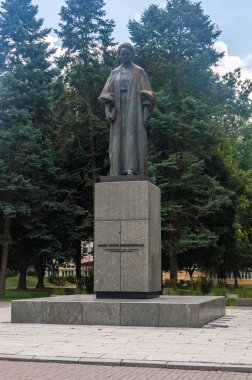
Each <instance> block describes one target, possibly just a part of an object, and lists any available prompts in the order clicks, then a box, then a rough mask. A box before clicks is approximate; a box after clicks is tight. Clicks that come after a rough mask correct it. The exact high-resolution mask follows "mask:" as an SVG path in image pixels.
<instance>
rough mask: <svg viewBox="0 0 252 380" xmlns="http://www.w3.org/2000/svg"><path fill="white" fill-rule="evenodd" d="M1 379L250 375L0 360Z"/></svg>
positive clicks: (241, 378)
mask: <svg viewBox="0 0 252 380" xmlns="http://www.w3.org/2000/svg"><path fill="white" fill-rule="evenodd" d="M0 376H1V380H13V379H15V380H28V379H31V380H34V378H36V380H55V379H59V380H69V379H71V380H80V379H88V380H107V379H110V380H121V379H125V380H129V379H130V380H164V379H167V380H209V379H211V380H251V379H252V374H251V373H231V372H223V371H209V372H208V371H190V370H179V369H162V368H146V367H145V368H144V367H118V366H115V367H112V366H95V365H85V366H83V365H80V364H58V363H32V362H30V363H23V362H8V361H0Z"/></svg>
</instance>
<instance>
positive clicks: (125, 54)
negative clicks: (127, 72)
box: [120, 48, 133, 64]
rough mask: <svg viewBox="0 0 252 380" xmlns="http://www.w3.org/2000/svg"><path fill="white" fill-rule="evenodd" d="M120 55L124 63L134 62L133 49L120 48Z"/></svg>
mask: <svg viewBox="0 0 252 380" xmlns="http://www.w3.org/2000/svg"><path fill="white" fill-rule="evenodd" d="M120 57H121V60H122V63H126V64H127V63H128V64H129V63H131V62H132V57H133V54H132V51H131V50H130V49H127V48H122V49H121V50H120Z"/></svg>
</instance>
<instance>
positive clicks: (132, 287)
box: [94, 176, 161, 296]
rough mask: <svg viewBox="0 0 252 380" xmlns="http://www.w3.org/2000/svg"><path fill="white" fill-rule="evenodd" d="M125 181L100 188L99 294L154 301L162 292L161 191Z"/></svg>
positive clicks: (96, 262) (96, 277) (96, 233)
mask: <svg viewBox="0 0 252 380" xmlns="http://www.w3.org/2000/svg"><path fill="white" fill-rule="evenodd" d="M120 177H127V180H125V181H119V180H117V181H116V182H114V179H115V178H117V177H105V178H108V179H109V178H112V179H113V181H112V180H111V181H108V182H101V183H98V184H96V185H95V223H94V224H95V228H94V230H95V231H94V236H95V239H94V242H95V245H94V252H95V255H94V289H95V291H96V292H97V293H102V292H105V293H110V294H111V293H112V292H114V293H116V294H118V293H120V292H121V293H124V294H125V293H135V294H137V293H139V294H143V293H146V296H148V294H153V293H158V292H160V291H161V220H160V214H161V212H160V189H159V188H158V187H157V186H155V185H154V184H153V183H151V182H149V181H148V180H146V178H147V177H145V176H142V177H143V178H141V179H140V177H139V176H120ZM129 177H139V178H138V180H136V178H134V180H133V179H132V180H130V178H129Z"/></svg>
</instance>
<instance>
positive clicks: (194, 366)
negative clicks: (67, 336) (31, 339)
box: [0, 354, 252, 373]
mask: <svg viewBox="0 0 252 380" xmlns="http://www.w3.org/2000/svg"><path fill="white" fill-rule="evenodd" d="M4 360H5V361H19V362H34V363H58V364H84V365H103V366H104V365H108V366H124V367H146V368H164V369H165V368H167V369H183V370H195V371H223V372H243V373H252V365H246V364H225V363H204V362H203V363H201V362H195V363H193V362H172V361H165V360H130V359H129V360H128V359H121V360H120V359H102V358H101V359H97V358H74V357H66V356H53V357H49V356H48V357H47V356H32V355H5V354H1V355H0V361H4Z"/></svg>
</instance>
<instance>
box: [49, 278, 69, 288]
mask: <svg viewBox="0 0 252 380" xmlns="http://www.w3.org/2000/svg"><path fill="white" fill-rule="evenodd" d="M48 281H49V282H50V283H51V284H53V285H56V286H64V285H66V279H65V278H64V277H56V276H49V277H48Z"/></svg>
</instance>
